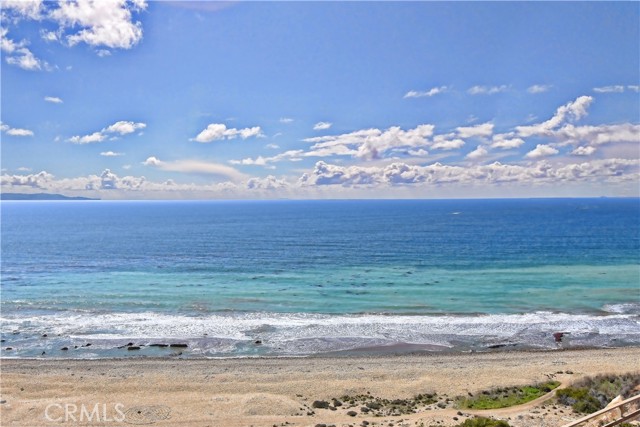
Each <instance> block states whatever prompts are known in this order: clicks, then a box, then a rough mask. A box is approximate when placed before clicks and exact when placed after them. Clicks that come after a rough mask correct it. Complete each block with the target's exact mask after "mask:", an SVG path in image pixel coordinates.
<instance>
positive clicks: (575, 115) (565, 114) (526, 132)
mask: <svg viewBox="0 0 640 427" xmlns="http://www.w3.org/2000/svg"><path fill="white" fill-rule="evenodd" d="M592 102H593V98H592V97H590V96H580V97H578V98H576V100H575V101H573V102H569V103H567V104H566V105H563V106H561V107H558V109H557V110H556V114H555V115H554V116H553V117H551V118H550V119H549V120H547V121H545V122H542V123H538V124H534V125H529V126H516V131H517V132H518V135H519V136H521V137H525V138H526V137H530V136H550V135H552V132H551V131H552V130H553V129H555V128H557V127H558V126H560V125H562V124H563V123H565V122H567V121H575V120H579V119H581V118H582V117H584V116H586V115H587V108H588V107H589V105H590V104H591V103H592Z"/></svg>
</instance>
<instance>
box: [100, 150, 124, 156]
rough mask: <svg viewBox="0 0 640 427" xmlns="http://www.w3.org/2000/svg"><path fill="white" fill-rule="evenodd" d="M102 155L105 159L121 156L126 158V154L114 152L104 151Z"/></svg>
mask: <svg viewBox="0 0 640 427" xmlns="http://www.w3.org/2000/svg"><path fill="white" fill-rule="evenodd" d="M100 155H101V156H103V157H119V156H124V153H115V152H113V151H103V152H102V153H100Z"/></svg>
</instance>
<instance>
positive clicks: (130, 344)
mask: <svg viewBox="0 0 640 427" xmlns="http://www.w3.org/2000/svg"><path fill="white" fill-rule="evenodd" d="M132 345H133V343H132V342H129V343H126V344H125V345H121V346H118V348H125V347H131V346H132Z"/></svg>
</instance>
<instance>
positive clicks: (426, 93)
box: [404, 86, 448, 98]
mask: <svg viewBox="0 0 640 427" xmlns="http://www.w3.org/2000/svg"><path fill="white" fill-rule="evenodd" d="M447 89H448V88H447V87H446V86H440V87H434V88H431V89H429V90H425V91H422V92H421V91H415V90H410V91H409V92H407V93H406V94H405V95H404V98H423V97H425V96H428V97H431V96H433V95H437V94H439V93H443V92H446V91H447Z"/></svg>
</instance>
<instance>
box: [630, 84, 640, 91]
mask: <svg viewBox="0 0 640 427" xmlns="http://www.w3.org/2000/svg"><path fill="white" fill-rule="evenodd" d="M627 89H629V90H631V91H633V92H640V86H639V85H629V86H627Z"/></svg>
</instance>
